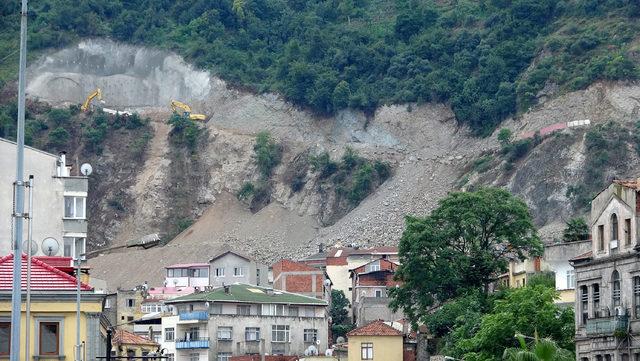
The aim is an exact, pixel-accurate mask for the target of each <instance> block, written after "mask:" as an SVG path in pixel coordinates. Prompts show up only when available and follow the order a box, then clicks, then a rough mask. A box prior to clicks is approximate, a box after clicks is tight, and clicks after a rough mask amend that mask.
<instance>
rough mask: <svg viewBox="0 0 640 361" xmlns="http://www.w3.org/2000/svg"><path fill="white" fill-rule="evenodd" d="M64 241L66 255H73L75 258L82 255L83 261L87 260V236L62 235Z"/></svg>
mask: <svg viewBox="0 0 640 361" xmlns="http://www.w3.org/2000/svg"><path fill="white" fill-rule="evenodd" d="M62 240H63V241H64V256H65V257H73V258H74V259H76V258H78V256H80V259H82V260H83V261H84V260H86V259H87V258H86V256H83V255H84V253H85V245H86V238H84V237H62Z"/></svg>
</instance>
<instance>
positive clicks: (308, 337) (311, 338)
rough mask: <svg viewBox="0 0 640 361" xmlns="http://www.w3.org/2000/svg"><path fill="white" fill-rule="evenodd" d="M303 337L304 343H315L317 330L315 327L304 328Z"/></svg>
mask: <svg viewBox="0 0 640 361" xmlns="http://www.w3.org/2000/svg"><path fill="white" fill-rule="evenodd" d="M303 339H304V342H305V343H315V342H316V340H317V339H318V330H316V329H315V328H305V329H304V336H303Z"/></svg>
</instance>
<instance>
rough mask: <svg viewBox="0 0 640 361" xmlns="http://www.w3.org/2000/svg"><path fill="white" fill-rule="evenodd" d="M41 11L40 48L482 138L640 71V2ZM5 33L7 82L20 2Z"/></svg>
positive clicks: (508, 0) (137, 1)
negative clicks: (155, 55) (92, 52)
mask: <svg viewBox="0 0 640 361" xmlns="http://www.w3.org/2000/svg"><path fill="white" fill-rule="evenodd" d="M29 14H30V16H29V19H30V23H29V47H30V49H31V50H32V51H33V50H35V51H36V53H37V51H40V50H44V49H48V48H57V47H62V46H64V45H68V44H71V43H73V42H74V41H77V40H78V39H80V38H86V37H110V38H113V39H116V40H119V41H124V42H128V43H134V44H145V45H150V46H157V47H162V48H167V49H171V50H174V51H176V52H178V53H180V54H182V55H184V56H185V57H186V58H187V59H188V60H190V61H192V62H194V63H195V64H197V65H198V66H200V67H203V68H207V69H210V70H212V71H213V72H214V73H215V74H217V75H219V76H221V77H222V78H223V79H225V80H227V81H229V82H230V83H232V84H234V85H236V86H241V87H243V88H248V89H252V90H255V91H258V92H263V91H275V92H278V93H280V94H282V95H283V96H285V97H286V98H287V99H288V100H290V101H292V102H294V103H296V104H298V105H300V106H304V107H307V108H309V109H312V110H313V111H315V112H316V113H319V114H332V113H334V112H335V111H336V110H339V109H342V108H345V107H352V108H357V109H362V110H364V111H368V112H372V111H374V110H375V109H376V107H378V106H380V105H382V104H391V103H405V102H418V103H422V102H429V101H442V102H448V103H449V104H450V105H451V107H452V109H453V110H454V112H455V114H456V117H457V119H458V121H459V122H461V123H463V124H467V125H469V126H470V127H471V128H472V129H474V130H475V131H476V132H477V133H478V134H487V133H489V132H491V131H492V130H493V129H495V127H496V126H497V125H498V124H499V123H500V122H501V121H502V120H503V119H504V118H505V117H507V116H509V115H511V114H514V113H516V112H517V111H518V110H525V109H527V108H528V107H530V106H531V105H533V104H535V102H536V99H537V94H538V93H539V92H540V91H541V90H543V89H544V88H545V87H546V86H550V87H551V88H552V89H556V90H559V91H570V90H576V89H581V88H584V87H586V86H588V85H589V84H591V83H592V82H594V81H596V80H599V79H607V80H618V79H634V78H637V77H638V75H639V73H638V68H637V66H636V63H637V60H638V58H639V55H638V53H639V52H640V50H639V49H637V42H635V43H634V40H635V39H636V38H637V34H638V30H639V29H638V28H640V25H639V23H640V21H638V20H639V19H640V18H639V16H640V2H638V1H635V0H479V1H477V0H473V1H472V0H458V1H456V0H449V1H446V0H445V1H426V0H414V1H403V0H396V1H392V0H109V1H89V0H41V1H37V2H31V3H30V13H29ZM0 27H2V29H8V31H4V32H3V33H2V34H0V59H1V61H0V86H2V85H3V83H4V82H6V81H7V80H9V79H14V78H15V69H16V68H17V66H16V65H17V47H18V29H19V1H17V0H12V1H3V2H1V3H0ZM633 44H636V45H633ZM634 46H635V47H636V48H634Z"/></svg>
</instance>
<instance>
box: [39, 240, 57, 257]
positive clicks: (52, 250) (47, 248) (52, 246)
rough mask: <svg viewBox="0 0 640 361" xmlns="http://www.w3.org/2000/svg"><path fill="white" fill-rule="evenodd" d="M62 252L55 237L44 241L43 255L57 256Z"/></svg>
mask: <svg viewBox="0 0 640 361" xmlns="http://www.w3.org/2000/svg"><path fill="white" fill-rule="evenodd" d="M58 250H60V243H58V241H56V239H55V238H53V237H47V238H45V239H44V241H42V253H44V254H46V255H47V256H55V255H56V254H58Z"/></svg>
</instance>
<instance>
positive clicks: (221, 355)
mask: <svg viewBox="0 0 640 361" xmlns="http://www.w3.org/2000/svg"><path fill="white" fill-rule="evenodd" d="M229 360H231V352H218V357H217V361H229Z"/></svg>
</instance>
